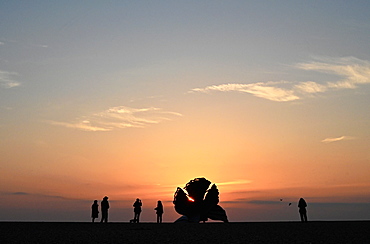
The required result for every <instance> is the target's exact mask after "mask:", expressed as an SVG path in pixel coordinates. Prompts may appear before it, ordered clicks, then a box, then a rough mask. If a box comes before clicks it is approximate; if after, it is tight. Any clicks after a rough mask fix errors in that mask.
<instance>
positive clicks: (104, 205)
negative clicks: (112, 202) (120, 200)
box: [100, 196, 109, 223]
mask: <svg viewBox="0 0 370 244" xmlns="http://www.w3.org/2000/svg"><path fill="white" fill-rule="evenodd" d="M100 208H101V220H100V223H103V222H105V223H107V222H108V209H109V202H108V197H107V196H105V197H104V198H103V201H101V204H100Z"/></svg>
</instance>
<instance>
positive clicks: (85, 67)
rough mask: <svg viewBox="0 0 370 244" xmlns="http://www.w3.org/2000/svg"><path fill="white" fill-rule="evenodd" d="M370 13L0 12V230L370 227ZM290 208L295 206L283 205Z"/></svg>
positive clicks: (262, 5) (184, 8)
mask: <svg viewBox="0 0 370 244" xmlns="http://www.w3.org/2000/svg"><path fill="white" fill-rule="evenodd" d="M369 12H370V2H369V1H367V0H363V1H360V0H354V1H340V0H336V1H331V0H328V1H296V0H294V1H293V0H292V1H289V0H286V1H249V0H245V1H237V0H232V1H218V0H212V1H191V0H190V1H161V0H159V1H113V0H112V1H94V0H91V1H64V0H62V1H43V0H40V1H37V0H36V1H0V221H91V219H90V215H91V205H92V203H93V201H94V200H95V199H96V200H99V202H100V201H101V200H102V198H103V197H104V196H108V197H109V201H110V204H111V208H110V217H109V218H110V221H115V222H127V221H129V219H132V218H133V208H132V204H133V202H134V201H135V199H136V198H140V199H142V201H143V212H142V216H141V218H142V221H146V222H154V221H155V212H154V210H153V209H154V207H155V206H156V202H157V201H158V200H161V201H162V202H163V203H164V211H165V213H164V216H163V220H164V221H165V222H173V221H174V220H176V219H177V218H178V217H180V215H179V214H177V213H176V212H175V211H174V208H173V203H172V201H173V195H174V193H175V191H176V188H177V187H184V186H185V184H186V183H187V182H188V181H189V180H192V179H194V178H196V177H205V178H206V179H208V180H210V181H211V182H213V183H215V184H216V185H217V187H218V189H219V191H220V205H221V206H222V207H223V208H224V209H225V210H226V212H227V215H228V217H229V220H230V221H235V222H236V221H297V220H299V214H298V208H297V202H298V200H299V198H301V197H303V198H304V199H305V200H306V201H307V203H308V208H307V211H308V218H309V220H363V219H370V211H368V210H369V208H370V150H369V149H370V148H369V147H370V130H369V128H370V52H369V42H370V15H369ZM289 203H292V204H291V205H290V206H289Z"/></svg>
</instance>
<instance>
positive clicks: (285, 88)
mask: <svg viewBox="0 0 370 244" xmlns="http://www.w3.org/2000/svg"><path fill="white" fill-rule="evenodd" d="M318 60H319V61H315V62H307V63H299V64H297V65H294V66H293V67H294V68H297V69H301V70H306V71H315V72H319V73H325V74H332V75H336V76H338V77H341V78H340V79H339V80H338V81H334V82H333V81H324V82H316V81H300V82H299V81H296V82H287V81H285V82H284V81H280V82H273V81H268V82H257V83H250V84H235V83H229V84H221V85H212V86H207V87H203V88H194V89H192V90H190V91H189V93H195V92H202V93H210V92H215V91H217V92H233V91H236V92H244V93H249V94H252V95H254V96H257V97H261V98H265V99H268V100H271V101H277V102H287V101H294V100H298V99H301V98H303V97H305V96H309V95H311V96H312V95H313V94H316V93H324V92H327V91H329V90H336V89H355V88H357V87H358V86H359V85H360V84H369V83H370V62H369V61H366V60H361V59H357V58H354V57H346V58H320V59H318Z"/></svg>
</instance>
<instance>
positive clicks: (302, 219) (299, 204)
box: [298, 198, 307, 222]
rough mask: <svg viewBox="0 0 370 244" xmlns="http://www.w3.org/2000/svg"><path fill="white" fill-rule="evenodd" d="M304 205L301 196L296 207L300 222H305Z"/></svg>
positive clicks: (305, 212)
mask: <svg viewBox="0 0 370 244" xmlns="http://www.w3.org/2000/svg"><path fill="white" fill-rule="evenodd" d="M306 207H307V203H306V201H305V200H304V199H303V198H301V199H299V202H298V208H299V215H300V216H301V221H302V222H307V210H306Z"/></svg>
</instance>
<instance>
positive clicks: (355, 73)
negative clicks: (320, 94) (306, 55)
mask: <svg viewBox="0 0 370 244" xmlns="http://www.w3.org/2000/svg"><path fill="white" fill-rule="evenodd" d="M296 67H297V68H300V69H303V70H313V71H317V72H322V73H327V74H333V75H338V76H341V77H343V79H341V80H339V81H336V82H327V84H326V86H327V87H328V88H352V89H353V88H357V87H358V85H359V84H368V83H370V62H369V61H366V60H361V59H358V58H355V57H344V58H321V62H320V61H319V62H310V63H300V64H298V65H297V66H296Z"/></svg>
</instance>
